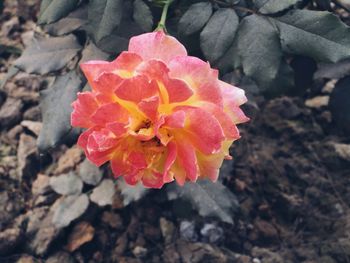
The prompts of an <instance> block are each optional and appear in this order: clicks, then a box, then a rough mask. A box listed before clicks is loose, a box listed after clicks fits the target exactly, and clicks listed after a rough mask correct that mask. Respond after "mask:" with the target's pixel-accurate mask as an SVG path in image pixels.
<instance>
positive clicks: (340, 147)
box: [332, 143, 350, 161]
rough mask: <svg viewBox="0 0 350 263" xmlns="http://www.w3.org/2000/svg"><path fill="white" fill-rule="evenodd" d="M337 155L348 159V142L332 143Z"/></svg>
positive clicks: (349, 156)
mask: <svg viewBox="0 0 350 263" xmlns="http://www.w3.org/2000/svg"><path fill="white" fill-rule="evenodd" d="M332 145H333V147H334V150H335V152H336V153H337V154H338V156H339V157H340V158H342V159H344V160H346V161H350V144H343V143H332Z"/></svg>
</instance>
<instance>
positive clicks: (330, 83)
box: [322, 79, 338, 94]
mask: <svg viewBox="0 0 350 263" xmlns="http://www.w3.org/2000/svg"><path fill="white" fill-rule="evenodd" d="M337 81H338V80H336V79H331V80H330V81H328V82H327V83H326V84H325V85H324V87H323V89H322V92H323V93H327V94H331V93H332V91H333V89H334V87H335V84H336V83H337Z"/></svg>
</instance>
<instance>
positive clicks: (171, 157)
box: [163, 142, 177, 183]
mask: <svg viewBox="0 0 350 263" xmlns="http://www.w3.org/2000/svg"><path fill="white" fill-rule="evenodd" d="M167 151H168V155H167V158H166V160H165V164H164V171H163V177H164V182H166V183H169V182H171V181H173V180H174V179H173V177H172V176H171V173H169V171H170V168H171V166H172V165H173V164H174V162H175V160H176V156H177V147H176V143H174V142H169V143H168V145H167Z"/></svg>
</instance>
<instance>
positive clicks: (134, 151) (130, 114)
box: [71, 31, 248, 188]
mask: <svg viewBox="0 0 350 263" xmlns="http://www.w3.org/2000/svg"><path fill="white" fill-rule="evenodd" d="M81 68H82V70H83V72H84V74H85V76H86V77H87V79H88V81H89V83H90V85H91V87H92V91H91V92H82V93H79V94H78V98H77V100H76V101H75V102H73V105H72V106H73V108H74V110H73V113H72V116H71V122H72V126H75V127H81V128H86V129H87V130H86V131H85V132H83V133H82V134H81V135H80V137H79V140H78V145H79V146H81V147H82V148H83V149H84V150H85V154H86V156H87V158H88V159H89V160H90V161H91V162H93V163H94V164H96V165H97V166H100V165H102V164H104V163H106V162H108V161H109V162H110V164H111V168H112V171H113V173H114V175H115V177H118V176H123V177H124V179H125V181H126V182H127V183H128V184H131V185H134V184H136V183H138V182H139V181H141V182H142V183H143V184H144V185H145V186H146V187H152V188H161V187H162V186H163V185H164V183H169V182H171V181H173V180H174V179H176V181H177V182H178V183H179V184H180V185H183V184H184V183H185V182H186V181H188V180H189V181H192V182H195V181H196V180H197V179H198V178H199V177H201V178H209V179H211V180H212V181H216V180H217V177H218V173H219V168H220V166H221V164H222V161H223V159H224V158H225V157H229V153H228V150H229V147H230V145H231V144H232V142H233V141H235V140H237V139H238V138H239V137H240V136H239V131H238V129H237V127H236V124H238V123H242V122H245V121H247V120H248V118H247V117H246V116H245V115H244V113H243V112H242V111H241V109H240V108H239V106H240V105H242V104H243V103H245V102H246V100H247V99H246V97H245V95H244V91H243V90H241V89H239V88H237V87H234V86H231V85H229V84H227V83H225V82H223V81H220V80H219V79H218V71H217V70H215V69H212V68H210V65H209V64H208V63H206V62H204V61H202V60H200V59H198V58H196V57H191V56H188V55H187V52H186V49H185V48H184V46H183V45H182V44H181V43H179V42H178V41H177V40H176V39H175V38H174V37H171V36H167V35H165V34H164V32H162V31H158V32H154V33H146V34H143V35H140V36H137V37H133V38H131V40H130V44H129V50H128V51H127V52H123V53H121V54H120V56H119V57H117V58H116V59H115V60H114V61H112V62H106V61H89V62H87V63H84V64H82V65H81Z"/></svg>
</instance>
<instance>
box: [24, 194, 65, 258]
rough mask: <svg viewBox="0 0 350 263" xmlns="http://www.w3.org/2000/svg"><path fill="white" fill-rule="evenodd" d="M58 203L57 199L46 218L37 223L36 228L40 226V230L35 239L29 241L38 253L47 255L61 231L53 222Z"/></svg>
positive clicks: (32, 248)
mask: <svg viewBox="0 0 350 263" xmlns="http://www.w3.org/2000/svg"><path fill="white" fill-rule="evenodd" d="M57 205H58V202H57V201H56V203H55V204H53V206H52V207H51V209H50V211H49V213H48V214H46V216H45V218H44V219H43V220H41V221H40V222H38V223H37V225H36V228H38V231H37V232H36V234H35V236H34V238H33V240H31V242H28V243H29V247H30V249H31V250H32V251H33V252H34V253H35V254H36V255H39V256H43V255H45V254H46V253H47V251H48V250H49V248H50V247H51V245H52V243H53V242H54V240H56V238H57V237H58V236H59V234H60V232H61V230H60V229H59V228H57V227H56V226H55V225H54V224H53V223H52V220H53V213H54V211H55V210H56V209H57Z"/></svg>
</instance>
